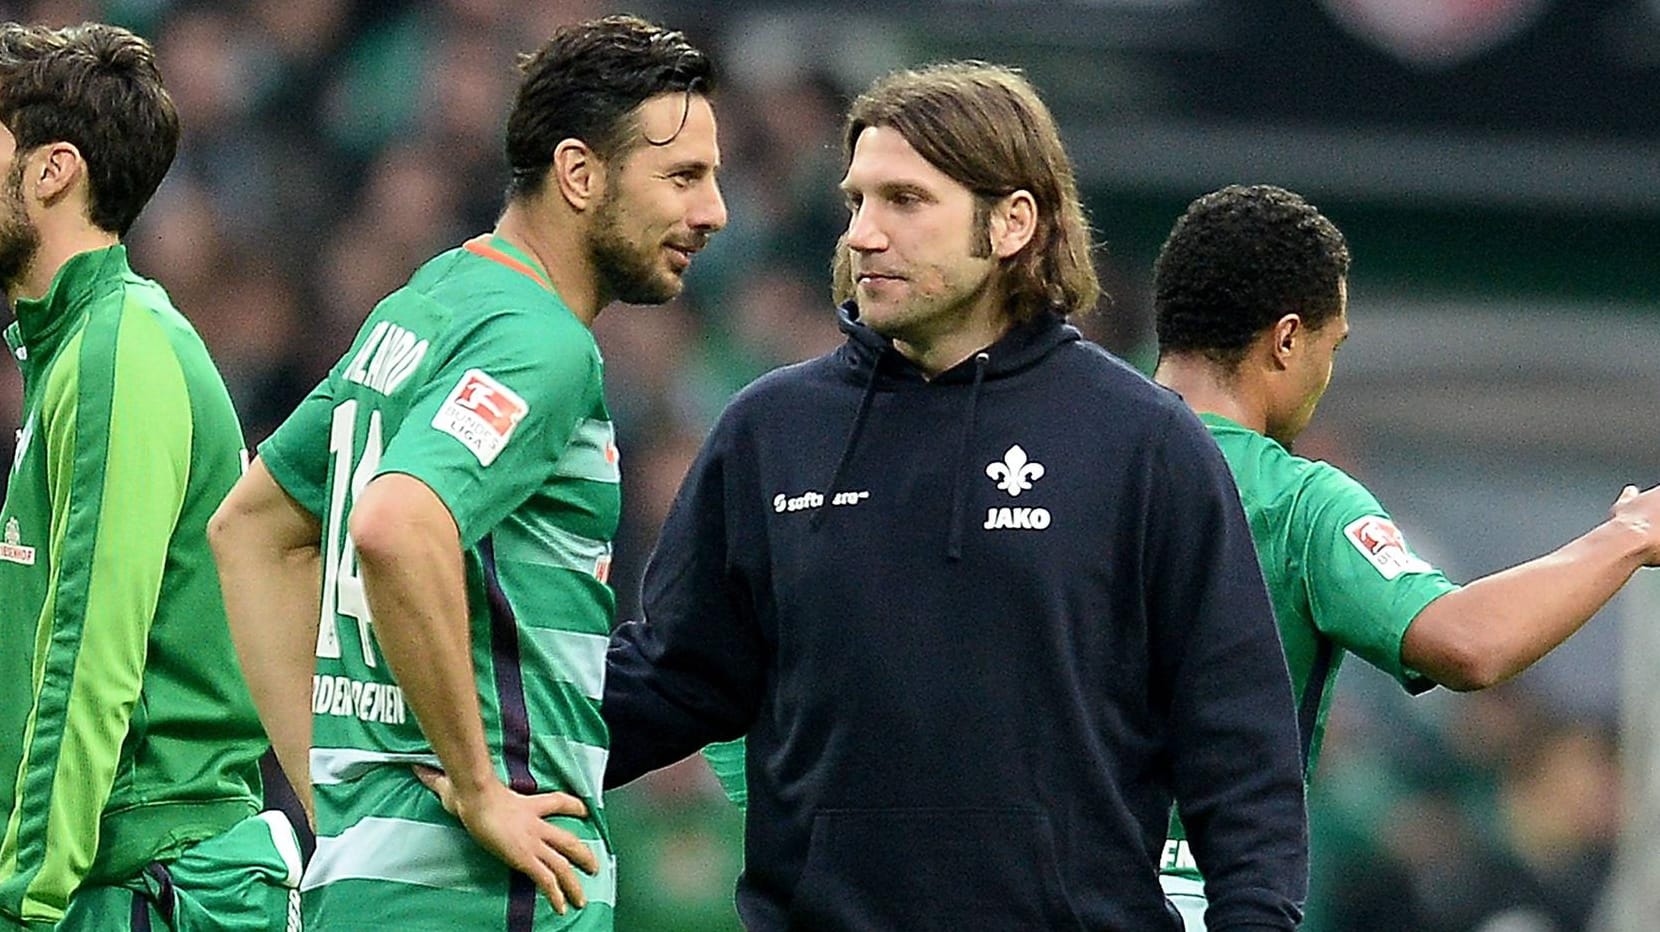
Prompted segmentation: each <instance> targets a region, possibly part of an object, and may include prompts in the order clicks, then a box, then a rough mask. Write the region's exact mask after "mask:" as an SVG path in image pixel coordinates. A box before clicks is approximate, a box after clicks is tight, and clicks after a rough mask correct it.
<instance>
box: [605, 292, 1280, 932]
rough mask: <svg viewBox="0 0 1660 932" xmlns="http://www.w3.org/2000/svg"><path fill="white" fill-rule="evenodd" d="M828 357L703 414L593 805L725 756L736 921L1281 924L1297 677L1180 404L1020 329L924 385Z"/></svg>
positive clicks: (1205, 449)
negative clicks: (1162, 859) (736, 832)
mask: <svg viewBox="0 0 1660 932" xmlns="http://www.w3.org/2000/svg"><path fill="white" fill-rule="evenodd" d="M856 313H857V312H856V310H855V309H852V308H851V307H849V308H846V309H844V310H843V313H842V329H843V331H844V332H846V333H847V335H848V340H847V342H846V343H845V344H844V345H843V346H842V347H841V348H840V349H838V350H837V351H836V352H833V353H831V354H829V355H826V356H823V357H820V358H818V359H815V360H811V361H809V362H806V363H802V364H800V365H796V366H790V367H787V368H784V369H780V370H778V371H775V372H772V373H770V374H768V375H766V376H764V377H763V378H761V379H759V380H758V381H756V382H755V383H754V384H753V385H750V386H749V387H748V388H746V389H745V390H744V391H743V392H741V393H740V394H739V395H738V396H737V397H736V398H735V399H734V400H733V401H732V403H731V405H730V406H729V407H728V408H727V410H726V411H725V413H724V414H723V415H722V417H721V419H720V422H719V423H718V424H717V425H716V426H715V428H714V431H713V432H712V433H711V435H710V436H709V438H708V440H707V442H706V443H705V444H704V446H703V449H702V451H701V453H700V454H699V456H698V458H697V460H696V462H695V463H694V464H693V466H692V469H691V472H690V473H689V475H688V476H687V478H686V481H685V484H684V485H683V486H682V487H681V489H680V493H679V496H678V497H677V499H676V500H675V503H674V507H673V510H672V511H671V513H670V515H669V517H668V520H667V521H666V523H665V524H664V527H663V531H662V536H661V538H660V539H659V540H658V544H657V548H656V552H655V553H654V554H653V556H652V560H651V563H650V565H649V567H648V569H647V571H646V576H645V583H644V593H643V597H644V615H645V618H644V620H642V621H637V622H630V623H628V624H624V625H622V626H620V627H619V628H618V629H617V631H616V632H615V633H614V634H613V636H612V642H611V650H610V653H609V657H608V660H607V666H608V671H607V680H606V689H605V701H604V705H603V712H604V716H605V719H606V722H607V724H608V725H609V726H610V729H611V740H612V751H611V757H610V763H609V768H608V770H607V772H606V782H607V785H612V786H614V785H618V784H621V783H625V782H628V781H629V780H632V779H634V778H635V777H638V776H640V775H641V774H643V773H645V772H647V771H649V770H652V769H655V768H658V767H662V766H665V765H667V764H670V763H672V762H674V761H676V760H679V759H680V758H682V757H684V756H686V755H687V754H690V753H692V752H694V751H696V750H697V749H699V748H701V747H702V746H703V745H705V744H707V743H709V742H712V741H717V740H726V739H731V738H735V737H737V736H739V735H742V734H748V736H749V757H748V766H747V779H748V783H749V812H748V819H747V822H746V825H747V828H746V839H745V848H746V856H745V861H746V868H745V871H744V874H743V877H742V878H741V879H740V881H739V884H738V909H739V912H740V914H741V916H742V918H743V920H744V922H745V924H746V925H747V926H748V927H749V928H750V929H752V930H775V929H806V930H814V932H818V930H857V932H874V930H889V929H892V930H907V932H909V930H925V929H938V930H979V929H987V930H990V929H997V930H1003V929H1064V930H1082V929H1088V930H1122V932H1141V930H1173V929H1177V928H1179V920H1178V919H1176V918H1174V917H1173V915H1172V914H1171V913H1170V912H1169V911H1167V908H1166V904H1165V901H1164V898H1163V895H1162V893H1161V891H1160V889H1159V883H1158V861H1159V854H1160V850H1161V847H1162V845H1163V842H1164V835H1165V827H1166V825H1167V823H1168V817H1169V812H1170V805H1171V801H1172V794H1174V795H1175V797H1176V798H1178V799H1180V801H1181V813H1182V819H1183V822H1184V823H1185V824H1186V825H1187V826H1188V829H1189V838H1190V839H1191V845H1192V849H1193V853H1194V856H1195V858H1196V859H1197V861H1198V864H1199V867H1200V869H1201V870H1202V871H1203V872H1204V875H1205V877H1206V878H1207V882H1208V886H1207V889H1208V892H1209V896H1210V904H1211V905H1210V910H1209V913H1208V921H1209V927H1210V929H1211V930H1212V932H1219V930H1224V929H1292V928H1294V927H1295V924H1296V922H1297V921H1298V919H1299V918H1300V915H1301V913H1300V905H1301V903H1302V900H1303V897H1304V894H1305V888H1306V882H1307V828H1306V823H1305V816H1304V809H1303V784H1302V774H1301V768H1300V762H1299V754H1298V747H1299V745H1298V738H1297V724H1296V717H1295V712H1294V710H1293V706H1292V698H1291V685H1290V681H1289V679H1288V678H1287V675H1286V668H1285V660H1284V657H1283V655H1282V654H1281V651H1280V642H1279V635H1278V634H1277V632H1276V630H1275V626H1274V620H1273V616H1272V614H1271V609H1270V607H1269V601H1268V596H1267V593H1266V592H1265V591H1264V588H1263V582H1262V576H1261V573H1260V570H1259V569H1258V567H1257V561H1256V556H1255V551H1254V550H1253V548H1252V544H1251V536H1250V532H1249V529H1248V527H1247V526H1246V522H1245V517H1244V515H1243V513H1242V511H1241V508H1240V504H1239V498H1238V494H1237V492H1236V491H1235V489H1234V486H1233V481H1232V479H1231V478H1230V476H1229V473H1228V469H1227V466H1226V464H1225V463H1224V462H1223V460H1222V456H1221V454H1220V453H1219V452H1218V451H1217V449H1216V447H1215V445H1214V444H1213V443H1212V441H1211V440H1210V438H1209V436H1208V435H1207V434H1206V433H1205V430H1204V428H1203V427H1202V426H1201V425H1200V423H1199V421H1198V420H1197V419H1196V418H1195V417H1194V416H1193V415H1192V414H1191V413H1190V412H1189V411H1188V409H1187V407H1186V406H1185V405H1184V404H1182V402H1181V400H1180V399H1179V398H1177V397H1176V396H1175V395H1173V394H1171V393H1169V392H1167V391H1165V390H1164V389H1161V388H1159V387H1157V386H1155V385H1154V384H1152V383H1151V382H1149V381H1148V380H1147V379H1146V378H1144V377H1143V376H1141V375H1140V374H1138V373H1136V372H1135V371H1134V370H1132V369H1130V368H1129V367H1128V366H1126V365H1124V364H1123V363H1122V362H1120V361H1118V360H1117V359H1115V358H1114V357H1112V356H1111V355H1109V354H1108V353H1107V352H1105V351H1104V350H1102V349H1100V348H1099V347H1097V346H1095V345H1093V344H1091V343H1089V342H1087V341H1084V340H1082V339H1080V337H1079V335H1078V332H1077V331H1076V330H1074V329H1073V328H1072V327H1070V326H1068V325H1066V324H1065V323H1064V322H1063V321H1062V320H1061V319H1060V318H1059V317H1057V316H1053V315H1047V314H1046V315H1042V316H1040V317H1039V318H1038V319H1037V320H1035V321H1033V322H1031V323H1029V324H1023V325H1020V326H1017V327H1015V328H1014V329H1013V330H1011V331H1010V332H1009V333H1008V334H1007V335H1005V336H1004V337H1003V338H1002V339H1000V340H999V341H998V342H997V343H995V344H993V345H992V346H990V347H988V348H987V349H986V350H985V351H984V352H982V353H979V354H976V356H975V357H974V358H972V359H970V360H968V361H966V362H964V363H963V364H962V365H960V366H958V367H956V368H954V369H952V370H950V371H948V372H945V373H942V374H941V375H940V376H938V377H937V378H935V379H933V380H931V381H930V380H927V379H924V378H923V376H922V374H921V372H920V371H919V370H918V369H916V367H915V366H913V365H912V364H911V363H910V362H908V361H907V360H905V359H904V358H903V357H902V356H901V355H900V354H899V353H898V352H897V351H895V350H894V349H893V347H892V345H891V344H890V343H889V342H888V341H887V340H886V339H884V338H883V337H881V336H879V335H878V334H876V333H875V332H873V331H871V330H870V329H869V328H867V327H865V326H864V325H862V324H860V323H858V322H857V319H856Z"/></svg>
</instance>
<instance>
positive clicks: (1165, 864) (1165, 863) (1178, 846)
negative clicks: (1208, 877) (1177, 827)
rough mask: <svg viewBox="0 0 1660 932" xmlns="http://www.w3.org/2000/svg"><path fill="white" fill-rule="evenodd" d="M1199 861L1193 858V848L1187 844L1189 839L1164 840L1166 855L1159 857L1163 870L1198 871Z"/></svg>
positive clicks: (1160, 868)
mask: <svg viewBox="0 0 1660 932" xmlns="http://www.w3.org/2000/svg"><path fill="white" fill-rule="evenodd" d="M1198 869H1199V865H1198V863H1196V862H1195V861H1194V860H1193V849H1192V848H1189V847H1188V846H1187V841H1186V840H1185V839H1181V838H1166V839H1165V840H1164V856H1163V857H1162V858H1160V859H1159V870H1161V871H1196V870H1198Z"/></svg>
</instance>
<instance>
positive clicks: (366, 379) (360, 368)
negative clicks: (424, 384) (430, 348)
mask: <svg viewBox="0 0 1660 932" xmlns="http://www.w3.org/2000/svg"><path fill="white" fill-rule="evenodd" d="M426 354H427V341H426V340H422V339H420V338H418V337H416V336H415V334H413V333H410V332H409V331H408V330H405V329H404V328H402V327H400V326H398V325H397V324H394V323H392V322H391V321H387V320H383V321H381V322H380V323H378V324H376V325H375V329H373V330H371V331H369V339H367V340H364V341H363V346H362V348H361V349H359V350H358V351H357V355H356V356H353V357H352V364H351V365H349V366H347V367H346V381H348V382H356V383H357V384H359V385H363V386H366V387H368V388H372V389H374V390H375V391H377V392H380V393H381V394H382V395H390V394H392V393H393V392H395V391H397V390H398V388H399V387H400V386H402V385H403V383H404V382H406V381H408V380H409V377H410V376H412V375H414V374H415V368H416V367H417V366H419V365H420V364H421V360H422V359H424V358H426Z"/></svg>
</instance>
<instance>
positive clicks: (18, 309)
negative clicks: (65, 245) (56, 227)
mask: <svg viewBox="0 0 1660 932" xmlns="http://www.w3.org/2000/svg"><path fill="white" fill-rule="evenodd" d="M126 274H127V247H125V246H123V245H120V244H119V243H118V244H116V245H114V246H107V247H105V248H103V249H94V250H90V251H88V252H81V253H76V254H75V255H73V256H70V257H69V259H68V261H66V262H64V264H63V267H62V268H59V269H58V273H57V274H56V275H54V276H52V285H51V287H49V288H47V289H46V294H44V295H42V296H40V297H39V298H36V299H34V300H29V299H27V298H24V299H20V300H18V301H17V302H15V303H14V305H13V308H12V310H13V312H14V313H16V315H17V323H16V324H15V327H16V331H15V340H16V345H13V346H12V350H13V352H16V350H17V349H18V347H19V346H21V347H24V348H26V349H27V351H28V353H29V354H30V355H33V356H40V357H41V358H45V357H46V356H49V355H50V354H51V352H52V351H53V348H54V346H55V343H56V341H57V339H58V337H59V335H60V334H61V333H63V332H64V331H65V326H64V325H65V324H67V323H68V322H69V321H71V320H75V319H76V318H77V317H78V316H79V315H80V313H81V312H82V311H83V310H84V309H85V307H86V306H87V305H88V304H90V303H91V302H92V301H93V300H94V299H96V298H98V297H100V296H102V295H104V294H107V293H109V292H110V290H111V289H112V288H118V287H120V284H121V280H122V279H123V278H125V277H126ZM7 329H8V333H9V332H10V330H11V328H7ZM13 339H14V338H13V337H12V336H10V335H8V338H7V343H8V344H10V343H12V342H13Z"/></svg>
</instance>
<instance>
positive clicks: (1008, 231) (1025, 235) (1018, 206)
mask: <svg viewBox="0 0 1660 932" xmlns="http://www.w3.org/2000/svg"><path fill="white" fill-rule="evenodd" d="M1037 219H1038V211H1037V201H1036V199H1034V198H1033V197H1032V194H1031V192H1030V191H1027V190H1025V189H1021V190H1019V191H1015V192H1014V193H1012V194H1006V195H1004V196H1003V197H1001V198H998V199H997V202H996V203H994V204H992V205H991V218H990V222H989V223H988V224H987V228H988V231H987V232H988V235H989V236H990V237H991V254H992V255H993V256H996V257H997V258H999V259H1007V258H1009V257H1010V256H1012V255H1014V254H1015V253H1017V252H1019V251H1020V250H1022V249H1025V248H1026V244H1027V243H1029V242H1031V241H1032V236H1033V234H1035V233H1037Z"/></svg>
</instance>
